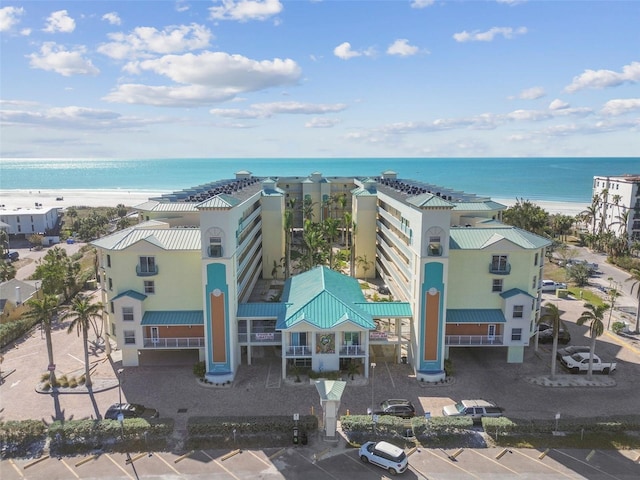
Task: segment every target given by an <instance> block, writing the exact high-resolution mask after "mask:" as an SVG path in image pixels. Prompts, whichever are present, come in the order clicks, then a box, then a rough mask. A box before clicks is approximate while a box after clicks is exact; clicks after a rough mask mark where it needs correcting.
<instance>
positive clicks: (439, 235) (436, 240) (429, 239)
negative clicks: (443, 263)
mask: <svg viewBox="0 0 640 480" xmlns="http://www.w3.org/2000/svg"><path fill="white" fill-rule="evenodd" d="M446 241H447V233H446V232H445V231H444V230H443V229H442V228H440V227H431V228H430V229H428V230H427V231H426V232H425V239H424V241H423V244H424V245H425V246H426V255H427V256H428V257H441V256H442V255H443V254H444V244H445V242H446Z"/></svg>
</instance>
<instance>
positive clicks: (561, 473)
mask: <svg viewBox="0 0 640 480" xmlns="http://www.w3.org/2000/svg"><path fill="white" fill-rule="evenodd" d="M550 451H551V450H550V449H547V450H545V453H546V454H545V455H544V456H543V457H541V458H540V457H538V458H539V460H538V463H540V464H542V465H544V466H545V467H547V468H548V469H549V470H553V471H554V472H556V473H559V474H560V475H564V476H565V477H567V478H574V477H573V476H572V475H569V474H567V473H566V472H563V471H562V470H560V469H558V468H555V467H553V466H551V465H548V464H546V463H544V462H543V461H542V460H543V459H544V458H551V457H548V455H549V452H550ZM515 452H516V453H519V454H520V455H522V456H523V457H526V458H528V459H529V460H535V459H533V458H531V457H530V456H529V455H526V454H524V453H522V452H521V451H520V450H515ZM551 460H553V459H551ZM553 461H554V462H555V460H553Z"/></svg>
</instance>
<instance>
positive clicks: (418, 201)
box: [407, 193, 453, 208]
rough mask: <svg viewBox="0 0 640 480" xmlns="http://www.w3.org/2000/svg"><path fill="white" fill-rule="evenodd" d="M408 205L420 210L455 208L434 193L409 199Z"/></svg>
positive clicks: (422, 194)
mask: <svg viewBox="0 0 640 480" xmlns="http://www.w3.org/2000/svg"><path fill="white" fill-rule="evenodd" d="M407 203H410V204H411V205H414V206H416V207H420V208H453V204H452V203H451V202H448V201H447V200H444V199H442V198H440V197H438V196H437V195H434V194H432V193H421V194H420V195H416V196H415V197H411V198H408V199H407Z"/></svg>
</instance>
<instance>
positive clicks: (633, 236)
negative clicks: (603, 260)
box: [589, 174, 640, 242]
mask: <svg viewBox="0 0 640 480" xmlns="http://www.w3.org/2000/svg"><path fill="white" fill-rule="evenodd" d="M593 198H597V199H598V200H599V202H598V203H597V205H598V210H597V216H596V219H595V225H596V228H602V229H603V230H610V231H613V232H615V233H616V234H617V235H623V236H624V235H626V236H627V237H628V238H629V241H630V242H632V241H635V240H640V174H635V175H631V174H625V175H618V176H610V177H609V176H597V177H593ZM589 231H591V228H589Z"/></svg>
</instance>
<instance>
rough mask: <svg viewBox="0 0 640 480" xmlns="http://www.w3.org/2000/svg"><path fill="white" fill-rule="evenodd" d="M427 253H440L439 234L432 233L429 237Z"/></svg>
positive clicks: (434, 254) (431, 254)
mask: <svg viewBox="0 0 640 480" xmlns="http://www.w3.org/2000/svg"><path fill="white" fill-rule="evenodd" d="M429 255H430V256H434V257H439V256H440V255H442V246H441V245H440V236H439V235H438V236H435V235H432V236H430V237H429Z"/></svg>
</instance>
